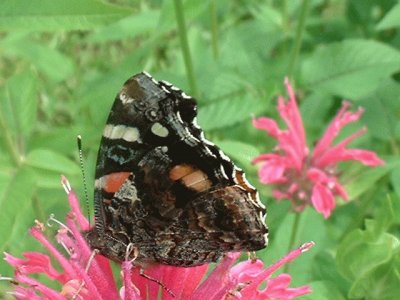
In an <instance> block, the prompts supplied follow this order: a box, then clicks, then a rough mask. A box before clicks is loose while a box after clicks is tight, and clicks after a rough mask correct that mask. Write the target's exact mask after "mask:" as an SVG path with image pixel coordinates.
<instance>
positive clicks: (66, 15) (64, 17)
mask: <svg viewBox="0 0 400 300" xmlns="http://www.w3.org/2000/svg"><path fill="white" fill-rule="evenodd" d="M129 14H130V10H129V9H126V8H123V7H119V6H116V5H111V4H107V3H103V2H100V1H95V0H68V1H63V0H7V1H1V2H0V30H19V29H24V30H40V31H56V30H77V29H79V30H88V29H92V28H95V27H97V26H100V25H104V24H108V23H111V22H114V21H116V20H119V19H121V18H123V17H125V16H127V15H129Z"/></svg>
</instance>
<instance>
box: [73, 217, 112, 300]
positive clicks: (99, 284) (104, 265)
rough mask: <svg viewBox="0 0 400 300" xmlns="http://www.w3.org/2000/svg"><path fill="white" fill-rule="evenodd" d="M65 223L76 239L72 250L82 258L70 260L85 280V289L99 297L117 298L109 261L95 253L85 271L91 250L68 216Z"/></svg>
mask: <svg viewBox="0 0 400 300" xmlns="http://www.w3.org/2000/svg"><path fill="white" fill-rule="evenodd" d="M67 225H68V227H69V228H70V230H71V231H72V233H73V235H74V238H75V241H76V247H75V249H74V251H75V253H76V254H78V256H79V257H80V258H81V260H82V261H81V262H75V261H74V260H72V259H71V262H72V263H73V266H74V268H75V270H76V271H77V272H78V273H79V274H80V277H81V278H83V280H84V281H85V284H86V287H87V289H88V290H89V291H90V293H91V294H92V295H96V294H99V299H102V298H101V296H105V297H106V298H105V299H117V298H118V290H117V287H116V285H115V280H114V276H113V273H112V270H111V267H110V264H109V261H108V260H107V259H106V258H105V257H103V256H101V255H96V256H95V257H94V259H93V260H92V261H91V262H90V265H89V269H88V270H87V271H86V270H85V268H86V265H87V264H88V262H89V259H90V257H91V255H92V253H93V251H92V250H91V249H90V248H89V246H88V245H87V243H86V240H85V239H84V237H83V236H82V234H81V232H80V231H79V229H78V228H77V226H76V224H75V222H73V220H72V219H71V217H70V216H69V217H68V218H67ZM78 278H79V277H78ZM100 295H101V296H100Z"/></svg>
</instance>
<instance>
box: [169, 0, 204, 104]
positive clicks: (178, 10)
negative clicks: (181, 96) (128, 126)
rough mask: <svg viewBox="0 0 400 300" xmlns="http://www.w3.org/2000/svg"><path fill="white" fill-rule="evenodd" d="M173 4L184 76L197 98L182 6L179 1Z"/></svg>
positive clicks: (175, 0) (176, 0)
mask: <svg viewBox="0 0 400 300" xmlns="http://www.w3.org/2000/svg"><path fill="white" fill-rule="evenodd" d="M174 3H175V14H176V21H177V23H178V33H179V39H180V43H181V48H182V54H183V60H184V61H185V67H186V74H187V76H188V80H189V86H190V92H191V93H192V95H193V96H194V97H196V96H198V94H197V85H196V79H195V76H194V71H193V64H192V58H191V55H190V49H189V43H188V39H187V32H186V25H185V16H184V13H183V5H182V1H181V0H174Z"/></svg>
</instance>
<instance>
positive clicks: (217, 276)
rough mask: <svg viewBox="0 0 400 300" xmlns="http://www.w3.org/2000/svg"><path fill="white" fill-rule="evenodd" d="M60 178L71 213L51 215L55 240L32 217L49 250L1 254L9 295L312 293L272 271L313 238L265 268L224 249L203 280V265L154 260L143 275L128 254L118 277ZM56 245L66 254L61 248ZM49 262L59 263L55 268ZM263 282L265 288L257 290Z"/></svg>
mask: <svg viewBox="0 0 400 300" xmlns="http://www.w3.org/2000/svg"><path fill="white" fill-rule="evenodd" d="M62 182H63V186H64V188H65V190H66V192H67V194H68V199H69V203H70V206H71V212H70V213H69V214H68V216H67V220H66V225H64V224H62V223H60V222H58V221H57V220H55V219H54V218H53V217H51V220H52V221H53V222H57V223H58V225H60V229H59V230H58V233H57V235H56V240H57V243H58V245H55V244H54V243H52V242H51V241H50V240H49V239H48V238H47V237H46V236H45V235H44V234H43V231H44V230H45V226H44V225H43V224H41V223H39V222H36V225H35V226H34V227H33V228H32V229H31V230H30V234H31V235H32V236H33V237H34V238H35V239H36V240H37V241H39V242H40V243H41V244H42V245H43V246H44V248H46V250H47V252H48V253H49V255H48V254H43V253H39V252H25V253H24V254H23V256H24V258H23V259H20V258H16V257H14V256H12V255H11V254H8V253H6V254H5V260H6V261H7V262H8V263H9V264H10V265H11V266H13V267H14V268H15V276H14V278H13V281H15V282H17V283H18V284H17V285H16V286H15V289H14V291H13V292H12V294H13V295H14V296H15V297H16V298H17V299H56V300H57V299H59V300H61V299H63V300H64V299H99V300H100V299H132V300H134V299H158V295H159V293H160V289H161V293H162V299H170V300H171V299H191V300H196V299H216V300H217V299H221V300H222V299H283V300H286V299H293V298H295V297H298V296H301V295H304V294H307V293H310V288H309V287H308V286H302V287H297V288H290V287H289V284H290V281H291V276H290V275H288V274H280V275H278V276H277V277H274V278H273V277H272V274H273V272H275V271H276V270H277V269H278V268H279V267H281V266H282V265H284V264H286V263H288V262H290V261H292V260H294V259H295V258H296V257H298V256H299V255H300V254H301V253H302V252H304V251H306V250H308V249H309V248H311V247H312V246H313V243H307V244H304V245H303V246H301V247H300V248H298V249H296V250H294V251H292V252H290V253H289V254H288V255H286V256H285V257H284V258H283V259H281V260H279V261H278V262H276V263H275V264H273V265H272V266H270V267H268V268H265V267H264V264H263V263H262V262H261V261H260V260H256V261H252V260H247V261H244V262H240V263H238V264H236V265H234V266H232V265H233V264H234V262H235V260H237V258H238V257H239V255H240V254H239V253H234V254H228V255H226V256H225V258H224V259H223V260H222V261H221V262H220V263H219V264H218V265H217V266H216V268H215V269H214V270H213V271H212V272H211V273H210V275H209V276H208V277H207V278H206V279H205V280H204V279H203V278H204V277H205V276H206V273H207V270H208V266H207V265H203V266H198V267H190V268H183V267H174V266H167V265H158V264H157V265H152V266H151V267H148V268H146V269H145V270H143V272H144V275H143V274H141V271H140V270H139V268H138V267H136V266H134V263H133V261H132V260H128V259H127V260H126V261H124V262H122V264H121V268H120V274H121V280H118V278H115V276H114V274H113V272H112V270H111V266H110V261H109V260H108V259H107V258H105V257H104V256H101V255H98V254H97V253H96V252H95V251H92V250H91V249H90V248H89V247H88V245H87V243H86V241H85V239H84V238H83V236H82V234H81V230H88V229H89V223H88V221H87V220H86V218H85V217H84V216H83V215H82V213H81V211H80V209H79V205H78V200H77V197H76V195H75V193H74V192H73V191H72V190H71V188H70V186H69V183H68V181H67V180H66V179H65V178H63V179H62ZM60 246H61V248H64V250H65V251H64V253H62V252H61V251H60V250H59V248H60ZM128 247H129V246H128ZM130 251H132V249H127V257H130V256H129V255H128V254H129V252H130ZM53 262H56V263H57V264H58V267H57V268H55V267H54V266H53ZM38 273H40V274H44V275H46V276H47V277H48V278H49V279H51V280H53V281H56V282H57V283H58V287H49V286H47V285H46V284H44V283H42V282H40V281H39V280H37V279H34V278H33V277H32V276H31V275H32V274H38ZM117 277H118V276H117ZM263 283H264V285H265V287H264V288H263V289H259V286H260V285H261V284H263ZM118 286H121V287H120V288H118ZM161 286H163V287H161Z"/></svg>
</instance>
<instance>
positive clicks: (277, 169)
mask: <svg viewBox="0 0 400 300" xmlns="http://www.w3.org/2000/svg"><path fill="white" fill-rule="evenodd" d="M285 170H286V167H285V166H282V165H281V164H280V163H276V162H273V161H271V162H267V163H264V164H263V165H262V166H261V168H260V170H259V171H258V177H259V178H260V182H261V183H264V184H269V183H282V182H286V178H285V177H284V176H283V175H284V172H285Z"/></svg>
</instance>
